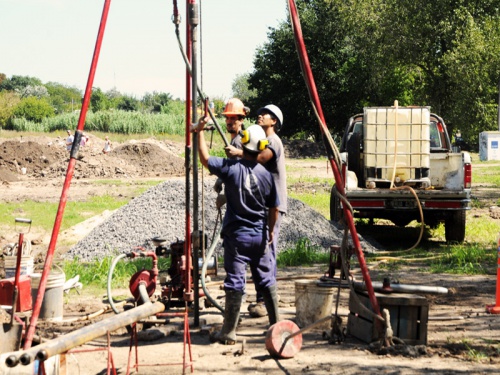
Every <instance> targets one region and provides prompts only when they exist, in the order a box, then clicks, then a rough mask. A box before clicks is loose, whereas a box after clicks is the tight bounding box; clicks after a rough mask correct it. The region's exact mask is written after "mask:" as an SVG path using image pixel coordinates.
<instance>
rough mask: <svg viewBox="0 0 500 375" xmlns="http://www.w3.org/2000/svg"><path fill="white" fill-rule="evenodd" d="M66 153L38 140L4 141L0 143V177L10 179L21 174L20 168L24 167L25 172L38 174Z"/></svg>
mask: <svg viewBox="0 0 500 375" xmlns="http://www.w3.org/2000/svg"><path fill="white" fill-rule="evenodd" d="M66 154H67V153H66V151H65V150H64V149H61V148H60V147H54V146H52V145H48V144H44V143H40V142H34V141H22V140H10V141H5V142H3V143H2V144H0V173H1V174H0V178H2V177H4V178H9V180H12V179H14V178H15V177H14V176H15V175H19V174H21V171H22V168H26V173H30V174H40V173H41V172H42V171H43V170H44V169H45V168H47V167H49V166H50V165H52V164H54V163H57V162H58V161H59V160H60V159H62V158H64V157H65V156H66ZM28 171H29V172H28ZM4 175H5V176H4Z"/></svg>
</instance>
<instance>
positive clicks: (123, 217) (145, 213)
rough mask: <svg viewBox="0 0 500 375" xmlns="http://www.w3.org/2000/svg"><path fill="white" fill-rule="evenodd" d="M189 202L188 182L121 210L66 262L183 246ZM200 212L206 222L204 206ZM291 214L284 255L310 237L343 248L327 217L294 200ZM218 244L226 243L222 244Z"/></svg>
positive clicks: (154, 191)
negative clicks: (158, 240)
mask: <svg viewBox="0 0 500 375" xmlns="http://www.w3.org/2000/svg"><path fill="white" fill-rule="evenodd" d="M214 181H215V180H213V179H212V178H208V179H206V181H205V189H204V190H205V199H204V201H205V203H204V209H205V228H206V230H205V231H206V233H207V234H208V238H209V242H208V244H209V245H210V243H211V238H212V234H213V231H214V227H215V225H216V219H217V210H216V207H215V198H216V193H215V192H214V190H213V188H212V187H213V183H214ZM200 185H201V184H200ZM200 196H201V192H200ZM184 202H185V181H178V180H171V181H165V182H163V183H162V184H160V185H157V186H155V187H153V188H151V189H149V190H148V191H147V192H145V193H144V194H142V195H141V196H139V197H137V198H135V199H133V200H132V201H130V202H129V204H127V205H126V206H123V207H121V208H120V209H118V210H117V211H116V212H115V213H113V215H112V216H110V217H109V218H108V219H107V220H106V221H105V222H104V223H102V224H101V225H100V226H98V227H96V228H94V229H93V230H92V231H91V232H90V233H89V234H88V235H87V236H86V237H85V238H83V239H82V240H81V241H80V242H78V243H77V244H76V245H75V246H73V247H72V248H71V249H70V250H69V252H68V253H67V254H66V255H65V256H66V257H68V258H74V257H78V258H79V259H82V260H93V259H101V258H103V257H106V256H110V255H111V256H115V255H117V254H121V253H127V252H130V251H132V250H134V249H135V248H136V247H138V246H140V247H143V248H144V249H145V250H151V251H153V250H154V249H155V246H154V245H153V242H152V238H154V237H162V238H165V239H166V241H167V244H170V243H172V242H176V241H177V240H183V239H184V226H185V211H186V209H185V206H184ZM191 207H192V205H191ZM199 210H200V217H201V212H202V205H201V203H200V207H199ZM288 211H289V212H288V215H286V216H285V218H284V220H283V222H282V225H281V234H280V241H279V248H278V252H280V251H283V250H286V249H288V248H293V247H295V244H296V242H297V241H298V240H299V239H301V238H304V237H306V238H308V239H309V240H310V242H311V243H312V244H313V245H318V246H320V247H321V248H322V249H323V250H324V251H329V248H330V246H331V245H340V243H341V240H342V235H343V231H341V230H340V229H338V228H336V227H335V226H334V225H333V224H332V223H330V222H329V221H328V220H326V219H325V218H324V217H323V216H322V215H321V214H319V213H317V212H316V211H314V210H313V209H311V208H310V207H308V206H306V205H305V204H304V203H302V202H300V201H298V200H295V199H291V198H289V200H288ZM200 229H202V224H201V223H200ZM216 240H218V241H219V242H221V241H220V239H216ZM360 240H361V243H362V248H363V250H364V251H367V252H370V251H374V250H375V249H374V248H373V247H372V246H371V245H370V244H369V243H367V242H366V241H364V239H362V238H360ZM220 245H221V244H220ZM220 247H221V246H219V248H220ZM217 251H221V250H217Z"/></svg>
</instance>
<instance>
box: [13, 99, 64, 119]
mask: <svg viewBox="0 0 500 375" xmlns="http://www.w3.org/2000/svg"><path fill="white" fill-rule="evenodd" d="M54 115H55V111H54V108H53V107H52V106H51V105H50V104H49V102H47V100H46V99H38V98H36V97H34V96H30V97H28V98H25V99H22V100H21V102H20V103H19V104H18V105H17V106H16V107H15V109H14V111H13V113H12V117H14V118H20V117H23V118H25V119H26V120H28V121H33V122H38V123H41V122H42V120H43V119H44V118H46V117H52V116H54Z"/></svg>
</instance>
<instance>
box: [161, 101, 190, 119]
mask: <svg viewBox="0 0 500 375" xmlns="http://www.w3.org/2000/svg"><path fill="white" fill-rule="evenodd" d="M160 112H161V113H164V114H167V115H171V116H184V117H185V116H186V104H185V103H184V102H183V101H181V100H179V99H176V100H169V101H168V103H167V104H166V105H163V106H162V107H161V111H160Z"/></svg>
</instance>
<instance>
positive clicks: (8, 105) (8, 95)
mask: <svg viewBox="0 0 500 375" xmlns="http://www.w3.org/2000/svg"><path fill="white" fill-rule="evenodd" d="M20 101H21V99H20V98H19V96H18V95H17V94H15V93H13V92H8V91H0V129H1V128H5V127H6V126H7V124H8V122H9V119H10V118H11V117H12V115H13V113H14V109H15V108H16V106H17V105H18V104H19V103H20Z"/></svg>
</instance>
